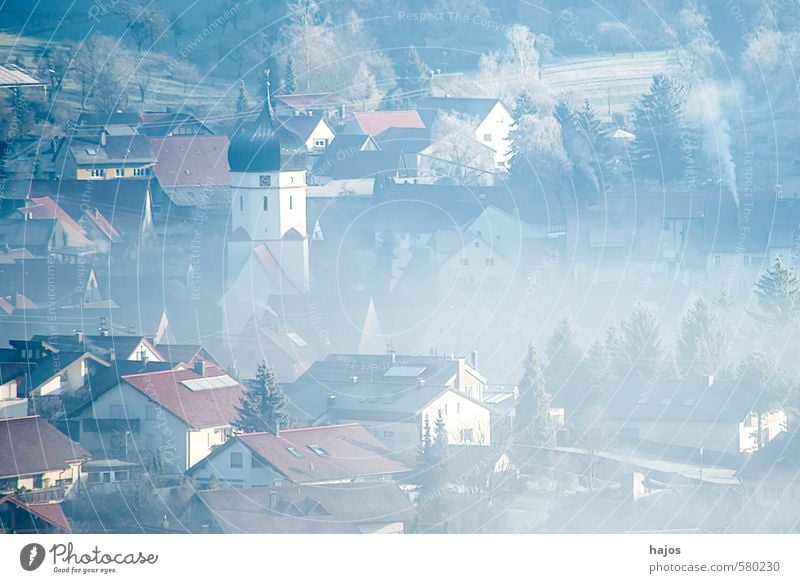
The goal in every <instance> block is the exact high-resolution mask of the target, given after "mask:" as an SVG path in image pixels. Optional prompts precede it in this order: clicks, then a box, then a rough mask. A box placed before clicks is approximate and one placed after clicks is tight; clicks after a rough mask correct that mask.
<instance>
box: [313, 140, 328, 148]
mask: <svg viewBox="0 0 800 583" xmlns="http://www.w3.org/2000/svg"><path fill="white" fill-rule="evenodd" d="M327 145H328V140H326V139H324V138H323V139H319V138H317V139H315V140H314V147H315V148H318V149H320V150H321V149H324V148H325V146H327Z"/></svg>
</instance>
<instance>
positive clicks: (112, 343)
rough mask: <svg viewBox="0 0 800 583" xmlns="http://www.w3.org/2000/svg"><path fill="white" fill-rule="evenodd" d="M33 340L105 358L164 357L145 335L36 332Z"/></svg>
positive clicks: (146, 358) (159, 359)
mask: <svg viewBox="0 0 800 583" xmlns="http://www.w3.org/2000/svg"><path fill="white" fill-rule="evenodd" d="M31 341H32V342H46V343H47V344H49V345H50V346H52V347H54V348H56V349H57V350H86V351H88V352H91V353H92V354H94V355H95V356H98V357H100V358H102V359H104V360H107V361H112V360H117V359H119V360H142V361H149V360H154V361H163V360H164V357H163V356H162V355H161V353H160V352H159V350H158V349H157V348H156V347H155V345H154V344H153V343H152V341H151V340H150V339H149V338H147V337H145V336H135V335H125V334H107V333H104V334H84V333H83V332H80V331H78V332H75V333H74V334H56V335H50V336H48V335H44V334H36V335H34V336H33V337H32V338H31Z"/></svg>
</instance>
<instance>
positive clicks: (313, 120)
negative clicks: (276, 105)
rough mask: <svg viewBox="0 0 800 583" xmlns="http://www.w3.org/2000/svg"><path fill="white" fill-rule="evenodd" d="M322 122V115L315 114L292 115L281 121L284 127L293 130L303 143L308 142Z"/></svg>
mask: <svg viewBox="0 0 800 583" xmlns="http://www.w3.org/2000/svg"><path fill="white" fill-rule="evenodd" d="M322 120H323V117H322V114H321V113H315V114H313V115H291V116H288V117H284V118H281V119H280V120H279V121H280V124H281V125H282V126H283V127H285V128H287V129H289V130H291V131H292V132H294V133H295V134H297V135H298V136H299V137H300V138H301V139H302V140H303V141H306V140H308V138H310V137H311V132H313V131H314V130H315V129H316V127H317V126H318V125H319V122H321V121H322Z"/></svg>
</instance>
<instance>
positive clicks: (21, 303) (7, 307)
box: [0, 293, 39, 316]
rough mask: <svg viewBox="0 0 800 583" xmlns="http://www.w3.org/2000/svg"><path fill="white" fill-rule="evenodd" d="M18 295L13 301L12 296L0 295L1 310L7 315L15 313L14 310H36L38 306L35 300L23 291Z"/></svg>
mask: <svg viewBox="0 0 800 583" xmlns="http://www.w3.org/2000/svg"><path fill="white" fill-rule="evenodd" d="M14 295H16V301H14V302H12V301H11V296H6V297H0V311H2V312H5V313H6V314H7V315H9V316H10V315H11V314H13V313H14V310H34V309H36V308H38V307H39V306H37V305H36V304H35V303H34V302H33V301H31V299H30V298H28V297H27V296H24V295H22V294H21V293H17V294H14Z"/></svg>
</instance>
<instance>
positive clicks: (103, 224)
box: [84, 209, 122, 243]
mask: <svg viewBox="0 0 800 583" xmlns="http://www.w3.org/2000/svg"><path fill="white" fill-rule="evenodd" d="M84 214H85V215H86V216H87V218H88V219H89V220H90V221H92V223H93V224H94V225H95V226H96V227H97V228H98V229H99V230H100V232H101V233H103V234H104V235H105V236H106V237H108V240H109V241H111V242H112V243H119V242H120V241H122V237H120V235H119V232H118V231H117V230H116V229H115V228H114V225H112V224H111V223H109V222H108V219H106V217H105V215H104V214H103V213H101V212H100V210H99V209H88V210H86V211H84Z"/></svg>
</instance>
